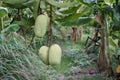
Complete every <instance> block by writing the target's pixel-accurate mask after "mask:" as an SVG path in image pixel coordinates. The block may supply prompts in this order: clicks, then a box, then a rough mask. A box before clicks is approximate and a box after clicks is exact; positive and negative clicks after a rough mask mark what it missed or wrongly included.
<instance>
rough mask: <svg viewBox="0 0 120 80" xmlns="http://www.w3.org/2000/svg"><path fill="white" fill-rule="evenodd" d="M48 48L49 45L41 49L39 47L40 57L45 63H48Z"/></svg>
mask: <svg viewBox="0 0 120 80" xmlns="http://www.w3.org/2000/svg"><path fill="white" fill-rule="evenodd" d="M48 50H49V47H47V46H42V47H41V48H40V49H39V53H38V54H39V57H40V58H41V60H42V61H43V62H44V63H45V64H48Z"/></svg>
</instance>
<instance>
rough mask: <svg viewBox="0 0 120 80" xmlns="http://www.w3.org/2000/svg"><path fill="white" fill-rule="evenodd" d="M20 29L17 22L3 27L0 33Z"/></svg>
mask: <svg viewBox="0 0 120 80" xmlns="http://www.w3.org/2000/svg"><path fill="white" fill-rule="evenodd" d="M19 29H20V26H19V25H18V24H11V25H9V26H8V27H7V28H5V29H3V30H2V31H1V32H2V33H8V34H9V33H11V32H16V31H18V30H19Z"/></svg>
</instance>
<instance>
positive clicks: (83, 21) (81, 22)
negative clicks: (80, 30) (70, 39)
mask: <svg viewBox="0 0 120 80" xmlns="http://www.w3.org/2000/svg"><path fill="white" fill-rule="evenodd" d="M90 21H92V18H81V19H78V20H74V21H65V22H62V23H61V24H62V25H63V26H78V25H84V24H88V23H89V22H90Z"/></svg>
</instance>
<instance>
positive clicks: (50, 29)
mask: <svg viewBox="0 0 120 80" xmlns="http://www.w3.org/2000/svg"><path fill="white" fill-rule="evenodd" d="M49 17H50V22H49V26H48V27H49V28H48V29H49V32H48V40H47V45H48V46H50V45H51V44H52V5H50V16H49Z"/></svg>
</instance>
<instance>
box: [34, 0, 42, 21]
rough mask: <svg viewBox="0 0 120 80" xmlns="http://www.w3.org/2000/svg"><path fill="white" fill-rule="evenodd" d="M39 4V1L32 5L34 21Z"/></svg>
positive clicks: (36, 0)
mask: <svg viewBox="0 0 120 80" xmlns="http://www.w3.org/2000/svg"><path fill="white" fill-rule="evenodd" d="M39 3H40V0H35V2H34V4H33V5H34V11H33V16H34V19H36V18H37V16H38V8H39Z"/></svg>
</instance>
